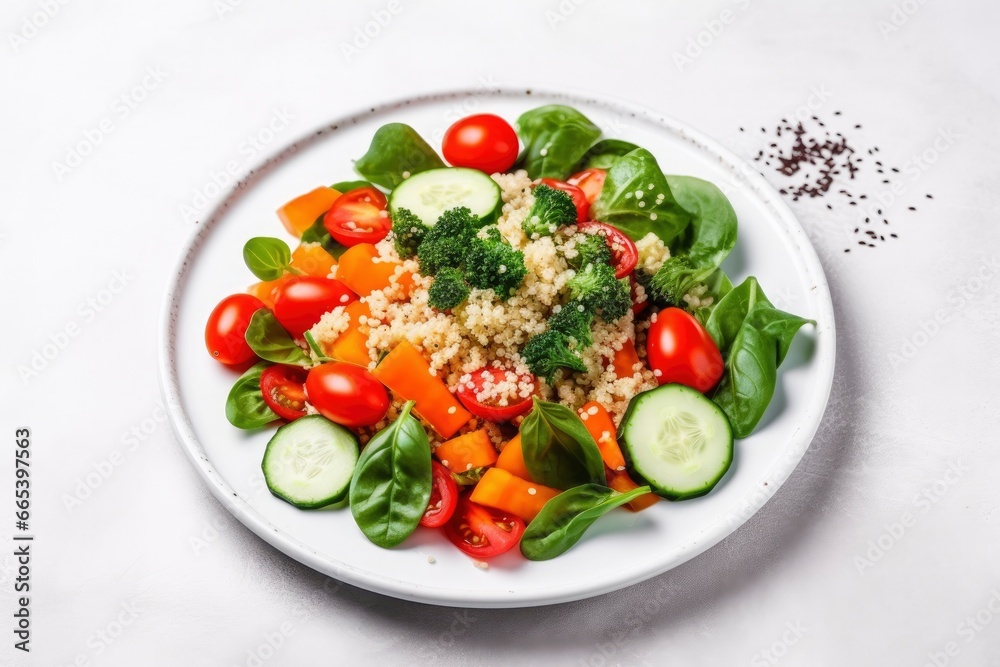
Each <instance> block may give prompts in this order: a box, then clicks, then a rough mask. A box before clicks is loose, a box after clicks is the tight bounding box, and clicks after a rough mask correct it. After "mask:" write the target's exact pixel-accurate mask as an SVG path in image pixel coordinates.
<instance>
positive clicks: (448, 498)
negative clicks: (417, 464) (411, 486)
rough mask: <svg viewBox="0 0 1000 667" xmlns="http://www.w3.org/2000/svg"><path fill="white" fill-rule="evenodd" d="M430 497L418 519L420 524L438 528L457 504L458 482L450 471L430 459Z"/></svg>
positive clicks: (453, 511) (446, 520)
mask: <svg viewBox="0 0 1000 667" xmlns="http://www.w3.org/2000/svg"><path fill="white" fill-rule="evenodd" d="M431 483H432V484H433V486H432V487H431V499H430V502H428V503H427V509H426V510H424V516H423V518H421V519H420V525H421V526H426V527H427V528H440V527H441V526H443V525H444V524H446V523H448V521H449V520H450V519H451V517H452V515H453V514H455V508H456V507H457V506H458V484H456V483H455V480H454V479H453V478H452V476H451V471H450V470H448V469H447V468H445V467H444V466H443V465H441V464H440V463H438V462H437V461H431Z"/></svg>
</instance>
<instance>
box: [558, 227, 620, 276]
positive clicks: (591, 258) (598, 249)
mask: <svg viewBox="0 0 1000 667" xmlns="http://www.w3.org/2000/svg"><path fill="white" fill-rule="evenodd" d="M576 251H577V255H576V256H574V257H567V258H566V262H567V263H568V264H569V265H570V266H571V267H573V268H574V269H578V270H579V269H582V268H584V267H585V266H587V265H588V264H610V263H611V247H610V246H609V245H608V242H607V239H605V238H604V236H602V235H601V234H577V236H576Z"/></svg>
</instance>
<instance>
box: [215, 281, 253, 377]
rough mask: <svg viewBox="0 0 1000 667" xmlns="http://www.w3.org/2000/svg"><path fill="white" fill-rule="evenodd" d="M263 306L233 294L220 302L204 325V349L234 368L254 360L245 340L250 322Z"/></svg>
mask: <svg viewBox="0 0 1000 667" xmlns="http://www.w3.org/2000/svg"><path fill="white" fill-rule="evenodd" d="M264 307H265V306H264V302H263V301H261V300H260V299H258V298H257V297H255V296H251V295H249V294H232V295H230V296H227V297H226V298H225V299H223V300H222V301H220V302H219V305H217V306H216V307H215V308H214V309H212V314H211V315H209V316H208V324H206V325H205V346H206V347H207V348H208V353H209V354H211V355H212V358H213V359H215V360H216V361H221V362H222V363H224V364H226V365H229V366H232V365H236V364H242V363H244V362H246V361H250V360H251V359H253V358H254V356H256V355H254V353H253V350H251V349H250V346H249V345H247V339H246V338H245V336H246V332H247V326H248V325H249V324H250V318H251V317H253V314H254V313H256V312H257V311H258V310H260V309H261V308H264Z"/></svg>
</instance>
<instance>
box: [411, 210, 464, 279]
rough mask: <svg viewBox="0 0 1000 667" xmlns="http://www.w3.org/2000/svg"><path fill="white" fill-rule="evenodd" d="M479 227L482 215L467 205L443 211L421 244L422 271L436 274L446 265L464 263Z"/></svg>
mask: <svg viewBox="0 0 1000 667" xmlns="http://www.w3.org/2000/svg"><path fill="white" fill-rule="evenodd" d="M478 229H479V218H478V217H476V216H474V215H472V212H471V211H469V209H467V208H465V207H464V206H463V207H459V208H453V209H451V210H450V211H445V212H444V213H442V214H441V217H440V218H438V221H437V222H436V223H435V224H434V226H433V227H431V228H429V229H428V230H427V233H426V234H424V238H423V240H422V241H421V242H420V246H419V247H418V248H417V259H418V260H419V261H420V272H421V273H422V274H424V275H425V276H433V275H435V274H437V272H438V271H440V270H441V269H443V268H455V269H457V268H458V267H460V266H461V265H462V263H463V262H464V261H465V255H466V253H467V252H468V249H469V247H470V245H471V244H472V242H473V240H474V239H475V238H476V231H477V230H478Z"/></svg>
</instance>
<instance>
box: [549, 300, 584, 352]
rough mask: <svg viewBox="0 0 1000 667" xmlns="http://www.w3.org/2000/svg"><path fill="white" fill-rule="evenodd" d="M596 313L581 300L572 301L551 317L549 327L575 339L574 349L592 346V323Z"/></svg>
mask: <svg viewBox="0 0 1000 667" xmlns="http://www.w3.org/2000/svg"><path fill="white" fill-rule="evenodd" d="M593 321H594V315H593V313H591V312H590V311H588V310H587V307H586V306H584V305H583V304H582V303H581V302H579V301H570V302H569V303H567V304H565V305H564V306H563V307H562V308H561V309H560V310H559V312H558V313H556V314H555V315H553V316H552V317H550V318H549V329H554V330H555V331H558V332H559V333H561V334H564V335H565V336H567V337H569V338H571V339H573V341H575V343H576V344H575V345H574V349H581V348H585V347H590V346H591V345H593V343H594V339H593V337H591V335H590V324H591V322H593Z"/></svg>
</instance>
